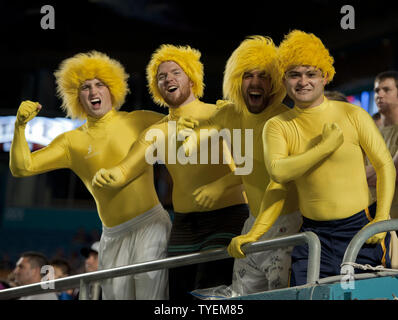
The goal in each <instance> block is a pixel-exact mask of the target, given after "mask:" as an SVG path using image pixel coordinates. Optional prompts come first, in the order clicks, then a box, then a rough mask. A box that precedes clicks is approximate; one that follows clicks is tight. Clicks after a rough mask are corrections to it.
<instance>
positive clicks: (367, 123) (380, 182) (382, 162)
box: [354, 110, 396, 221]
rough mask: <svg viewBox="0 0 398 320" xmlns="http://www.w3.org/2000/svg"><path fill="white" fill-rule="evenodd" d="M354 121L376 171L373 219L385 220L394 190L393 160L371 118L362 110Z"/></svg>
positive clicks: (363, 146)
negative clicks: (375, 201) (374, 214)
mask: <svg viewBox="0 0 398 320" xmlns="http://www.w3.org/2000/svg"><path fill="white" fill-rule="evenodd" d="M361 111H362V110H361ZM354 121H356V122H357V123H356V126H357V128H358V135H359V143H360V145H361V147H362V149H363V150H364V151H365V153H366V155H367V156H368V158H369V160H370V162H371V164H372V166H373V168H374V169H375V171H376V176H377V184H376V193H377V209H376V216H375V221H381V220H385V219H388V215H389V213H390V207H391V202H392V199H393V196H394V192H395V177H396V173H395V167H394V162H393V161H392V158H391V154H390V152H389V150H388V148H387V146H386V144H385V142H384V139H383V137H382V136H381V134H380V131H379V130H378V129H377V127H376V125H375V124H374V122H373V120H372V118H371V117H370V116H369V115H368V114H367V113H365V111H362V112H358V113H357V117H356V118H355V119H354Z"/></svg>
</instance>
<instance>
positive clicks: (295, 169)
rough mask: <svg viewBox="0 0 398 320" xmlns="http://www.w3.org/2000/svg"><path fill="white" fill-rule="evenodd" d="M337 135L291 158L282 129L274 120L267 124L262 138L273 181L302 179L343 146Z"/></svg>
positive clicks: (283, 181)
mask: <svg viewBox="0 0 398 320" xmlns="http://www.w3.org/2000/svg"><path fill="white" fill-rule="evenodd" d="M333 125H334V126H337V125H336V124H333ZM327 129H328V130H329V131H330V130H334V129H336V130H339V128H338V127H337V128H336V127H333V128H330V127H327ZM337 135H338V133H337V132H333V133H332V135H331V136H326V135H325V136H324V137H323V139H322V140H321V142H319V143H318V144H317V145H315V146H314V147H313V148H311V149H309V150H307V151H305V152H303V153H301V154H297V155H291V156H289V149H288V144H287V141H286V138H285V135H284V132H283V130H282V128H281V127H280V126H279V124H278V123H277V122H276V121H273V119H271V120H270V121H268V122H266V124H265V126H264V128H263V134H262V138H263V147H264V160H265V166H266V168H267V170H268V172H269V174H270V177H271V179H272V180H274V181H276V182H278V183H286V182H289V181H292V180H295V179H297V178H299V177H301V176H302V175H303V174H305V173H306V172H307V171H308V170H309V169H311V168H312V167H313V166H314V165H316V164H317V163H318V162H320V161H321V160H323V159H324V158H326V157H327V156H328V155H330V154H331V153H332V152H333V151H334V150H335V149H336V148H338V147H339V146H340V145H341V143H342V142H343V141H341V143H340V141H338V139H337ZM340 138H342V134H341V135H340Z"/></svg>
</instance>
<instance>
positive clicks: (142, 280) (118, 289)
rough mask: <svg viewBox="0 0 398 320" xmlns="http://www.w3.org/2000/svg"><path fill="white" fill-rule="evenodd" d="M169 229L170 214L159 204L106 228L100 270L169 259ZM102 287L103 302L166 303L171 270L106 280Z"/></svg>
mask: <svg viewBox="0 0 398 320" xmlns="http://www.w3.org/2000/svg"><path fill="white" fill-rule="evenodd" d="M170 230H171V221H170V217H169V214H168V213H167V211H166V210H164V209H163V207H162V205H160V204H159V205H157V206H155V207H153V208H152V209H150V210H148V211H147V212H145V213H143V214H141V215H139V216H138V217H135V218H133V219H131V220H129V221H127V222H124V223H122V224H120V225H117V226H115V227H112V228H107V227H105V226H103V232H102V236H101V241H100V247H99V256H98V258H99V261H98V269H99V270H103V269H109V268H114V267H120V266H125V265H130V264H134V263H140V262H146V261H151V260H157V259H163V258H166V256H167V243H168V240H169V236H170ZM101 287H102V298H103V299H104V300H157V299H160V300H166V299H168V295H169V294H168V270H167V269H162V270H156V271H150V272H146V273H137V274H134V275H130V276H123V277H117V278H111V279H106V280H104V281H102V282H101Z"/></svg>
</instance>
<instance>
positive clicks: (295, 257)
mask: <svg viewBox="0 0 398 320" xmlns="http://www.w3.org/2000/svg"><path fill="white" fill-rule="evenodd" d="M368 209H369V213H370V216H371V218H373V217H374V215H375V212H376V203H374V204H372V205H371V206H369V208H368ZM368 223H369V218H368V217H367V215H366V212H365V210H362V211H361V212H359V213H356V214H354V215H353V216H351V217H348V218H345V219H340V220H331V221H315V220H311V219H307V218H305V217H303V224H302V226H301V229H300V232H305V231H312V232H314V233H315V234H316V235H317V236H318V237H319V241H320V242H321V268H320V275H319V277H320V278H325V277H329V276H335V275H339V274H340V265H341V263H342V261H343V257H344V253H345V250H346V249H347V247H348V244H349V243H350V241H351V240H352V238H353V237H354V236H355V235H356V234H357V233H358V232H359V231H360V230H361V229H362V228H363V227H364V226H365V225H366V224H368ZM389 246H390V233H389V232H387V235H386V237H385V239H384V240H383V242H382V243H380V244H376V245H374V244H366V243H365V244H364V245H363V246H362V248H361V250H360V251H359V253H358V257H357V260H356V261H355V262H356V263H360V264H370V265H371V266H378V265H380V264H382V263H384V265H385V266H386V267H391V261H390V257H389V254H388V251H389ZM383 247H384V248H383ZM307 264H308V246H307V245H301V246H296V247H295V248H294V249H293V252H292V273H291V277H290V286H299V285H303V284H305V283H307ZM355 272H356V273H360V272H361V271H360V270H355Z"/></svg>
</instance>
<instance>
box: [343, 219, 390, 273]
mask: <svg viewBox="0 0 398 320" xmlns="http://www.w3.org/2000/svg"><path fill="white" fill-rule="evenodd" d="M395 230H398V219H391V220H385V221H380V222H376V223H374V224H372V225H370V226H368V227H366V228H364V229H362V230H360V231H359V232H358V233H357V234H356V235H355V236H354V238H352V240H351V241H350V244H349V245H348V247H347V249H346V251H345V253H344V257H343V262H342V267H341V270H340V273H341V274H349V275H351V276H353V275H354V273H355V272H354V268H347V267H346V266H349V265H350V264H351V263H355V261H356V259H357V256H358V253H359V250H360V249H361V248H362V246H363V245H364V243H365V242H366V240H368V239H369V238H370V237H371V236H373V235H375V234H377V233H381V232H389V231H395Z"/></svg>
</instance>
